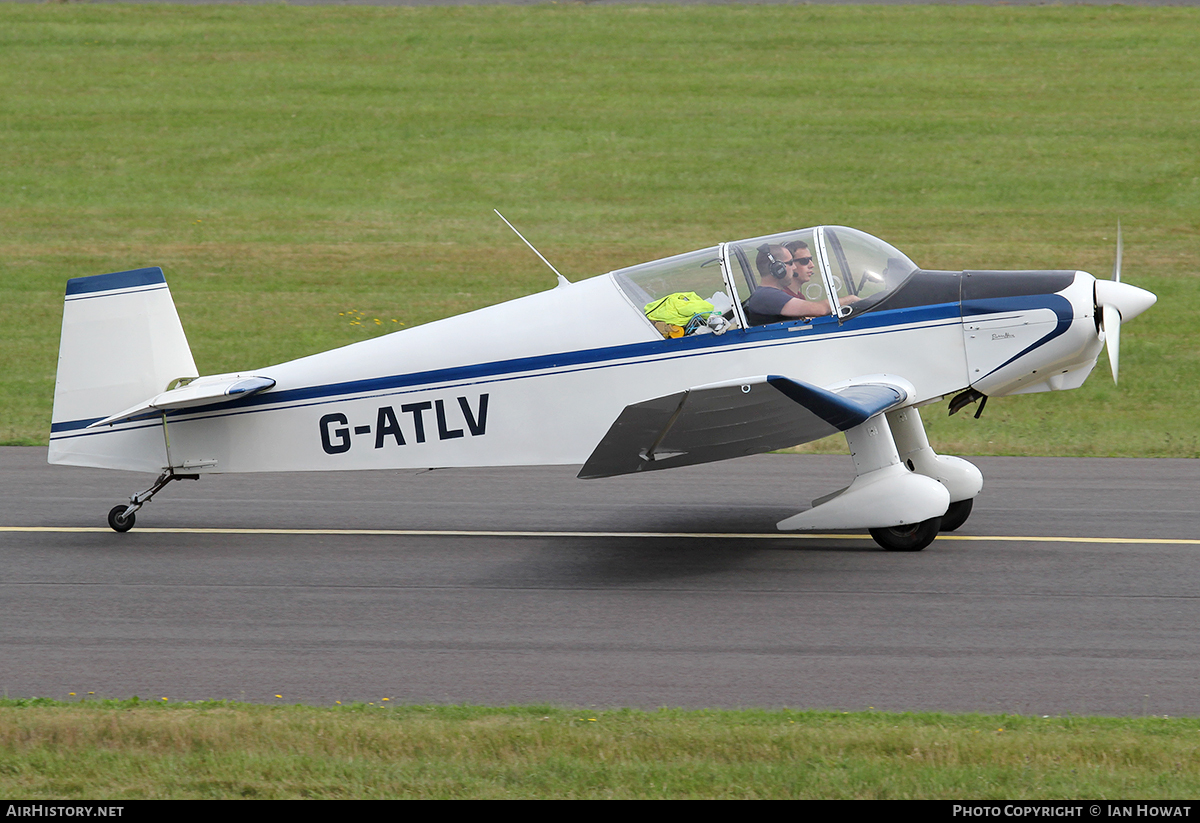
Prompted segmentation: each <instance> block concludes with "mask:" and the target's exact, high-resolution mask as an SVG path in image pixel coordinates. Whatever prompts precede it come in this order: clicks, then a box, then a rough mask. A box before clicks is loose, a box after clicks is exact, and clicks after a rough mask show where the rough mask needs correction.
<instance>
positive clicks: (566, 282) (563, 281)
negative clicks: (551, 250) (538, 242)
mask: <svg viewBox="0 0 1200 823" xmlns="http://www.w3.org/2000/svg"><path fill="white" fill-rule="evenodd" d="M492 211H494V212H496V216H497V217H499V218H500V219H501V220H503V221H504V225H506V226H508V227H509V228H510V229H512V230H513V233H515V234H516V235H517V237H520V238H521V242H522V243H524V244H525V245H526V246H529V248H531V249H533V253H534V254H536V255H537V256H538V257H540V258H541V260H542V262H543V263H545V264H546V265H547V266H550V271H552V272H554V273H555V274H557V275H558V285H560V286H569V285H571V281H570V280H568V279H567V278H565V277H563V276H562V272H560V271H559V270H558V269H556V268H554V266H553V265H551V263H550V261H549V260H547V259H546V258H545V257H543V256H542V253H541V252H540V251H538V250H537V249H534V248H533V244H532V243H530V242H529V241H528V240H526V239H525V235H523V234H521V233H520V232H519V231H517V227H516V226H514V225H513V224H512V223H509V222H508V218H507V217H505V216H504V215H503V214H501V213H500V210H499V209H492Z"/></svg>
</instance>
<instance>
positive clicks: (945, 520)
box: [942, 497, 975, 532]
mask: <svg viewBox="0 0 1200 823" xmlns="http://www.w3.org/2000/svg"><path fill="white" fill-rule="evenodd" d="M974 504H975V498H973V497H969V498H967V499H966V500H959V501H958V502H956V503H951V504H950V508H948V509H946V513H945V514H943V515H942V531H944V532H952V531H954V530H955V529H957V528H958V527H959V526H961V525H962V524H963V523H966V522H967V518H968V517H970V516H971V507H972V506H973V505H974Z"/></svg>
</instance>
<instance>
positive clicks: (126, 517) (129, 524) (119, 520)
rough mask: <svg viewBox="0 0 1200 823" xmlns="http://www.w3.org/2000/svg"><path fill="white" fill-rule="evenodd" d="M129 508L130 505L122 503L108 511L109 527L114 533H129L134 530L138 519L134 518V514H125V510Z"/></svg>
mask: <svg viewBox="0 0 1200 823" xmlns="http://www.w3.org/2000/svg"><path fill="white" fill-rule="evenodd" d="M128 508H129V506H128V505H126V504H125V503H122V504H121V505H119V506H113V507H112V508H111V509H109V510H108V525H109V526H110V527H111V528H112V530H113V531H115V532H127V531H129V530H130V529H132V528H133V524H134V521H136V520H137V518H136V517H134V514H133V512H130V513H129V514H125V510H126V509H128Z"/></svg>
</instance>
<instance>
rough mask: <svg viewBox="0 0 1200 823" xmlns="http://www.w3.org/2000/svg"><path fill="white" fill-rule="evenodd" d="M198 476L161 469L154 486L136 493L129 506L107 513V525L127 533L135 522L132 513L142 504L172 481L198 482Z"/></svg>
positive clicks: (114, 529)
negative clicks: (161, 471)
mask: <svg viewBox="0 0 1200 823" xmlns="http://www.w3.org/2000/svg"><path fill="white" fill-rule="evenodd" d="M199 479H200V475H198V474H176V473H175V470H174V469H172V468H170V467H168V468H166V469H163V473H162V474H160V475H159V476H158V479H157V480H155V481H154V485H153V486H151V487H150V488H148V489H146V490H145V491H144V492H138V493H137V494H135V495H133V496H132V497H130V498H129V504H128V505H126V504H124V503H122V504H121V505H119V506H113V507H112V508H111V509H109V512H108V525H109V526H110V527H111V528H112V530H113V531H115V532H127V531H129V530H130V529H132V528H133V524H134V522H135V521H136V520H137V518H136V517H134V512H136V511H137V510H138V509H140V508H141V507H142V504H144V503H149V502H150V498H152V497H154V495H156V494H158V493H159V492H160V491H162V489H163V487H164V486H166V485H167V484H168V483H170V482H171V481H172V480H199Z"/></svg>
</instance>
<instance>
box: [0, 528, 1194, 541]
mask: <svg viewBox="0 0 1200 823" xmlns="http://www.w3.org/2000/svg"><path fill="white" fill-rule="evenodd" d="M0 532H12V533H25V534H33V533H61V534H77V533H94V534H100V533H108V534H113V533H114V532H113V531H112V529H109V528H105V527H102V526H0ZM134 533H135V534H136V533H147V534H277V535H305V534H314V535H315V534H323V535H345V536H367V535H376V536H385V537H610V538H613V537H626V538H628V537H672V538H710V539H711V538H718V537H722V538H726V539H729V538H734V539H739V540H870V539H871V538H870V536H869V535H865V534H824V533H819V534H818V533H804V534H800V533H795V532H778V533H767V534H756V533H732V532H721V533H717V532H554V531H471V530H456V529H221V528H140V527H139V528H137V529H135V530H134ZM937 539H938V540H939V541H942V540H959V541H972V542H985V543H1103V544H1117V545H1151V544H1153V545H1175V546H1200V539H1182V538H1164V537H1039V536H1030V535H973V534H970V535H968V534H943V535H938V538H937Z"/></svg>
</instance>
